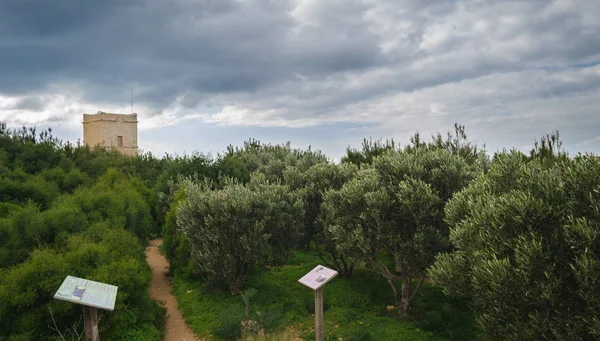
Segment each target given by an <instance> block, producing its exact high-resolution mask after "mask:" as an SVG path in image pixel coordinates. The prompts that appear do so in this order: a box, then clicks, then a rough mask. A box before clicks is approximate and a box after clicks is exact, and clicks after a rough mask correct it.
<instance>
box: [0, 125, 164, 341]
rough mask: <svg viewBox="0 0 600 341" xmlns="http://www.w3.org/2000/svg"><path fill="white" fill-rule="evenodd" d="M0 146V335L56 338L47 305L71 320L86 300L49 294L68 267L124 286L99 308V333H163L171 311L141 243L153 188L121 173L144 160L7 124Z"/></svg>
mask: <svg viewBox="0 0 600 341" xmlns="http://www.w3.org/2000/svg"><path fill="white" fill-rule="evenodd" d="M0 146H2V148H1V152H0V161H1V162H2V165H0V340H47V339H53V338H54V337H56V335H55V332H54V331H53V330H52V329H50V327H49V326H53V325H54V322H53V321H52V318H51V315H50V310H52V314H53V316H54V318H55V320H56V325H57V327H58V328H59V329H62V330H65V329H66V328H67V327H72V326H73V324H74V323H76V322H77V321H78V320H79V319H80V317H81V307H80V306H78V305H73V304H69V303H66V302H61V301H57V300H53V299H52V297H53V294H54V292H55V291H56V289H57V288H58V287H59V286H60V284H61V283H62V281H63V280H64V278H65V277H66V276H67V275H74V276H79V277H84V278H88V279H91V280H97V281H102V282H107V283H111V284H114V285H117V286H119V294H118V295H117V303H116V304H117V307H116V310H115V312H113V313H110V314H107V313H102V312H100V319H101V320H102V323H101V324H100V328H101V329H100V333H101V334H102V338H103V339H106V340H122V339H123V337H125V338H126V339H128V340H135V339H138V340H160V338H161V332H162V330H163V328H164V317H165V311H164V308H162V307H160V306H159V305H158V304H157V303H156V302H154V301H152V300H150V298H149V296H148V293H147V286H148V284H149V281H150V270H149V268H148V266H147V264H146V262H145V257H144V248H143V247H142V243H143V242H144V241H145V240H146V238H147V236H148V234H149V231H150V230H151V228H152V216H151V209H150V206H149V204H150V203H151V198H152V194H151V192H150V191H149V190H148V188H147V187H146V185H144V183H142V182H140V181H139V180H136V179H135V178H132V177H131V176H127V175H124V171H128V169H127V168H126V167H125V165H128V164H141V163H142V162H148V160H142V159H141V158H140V161H131V160H138V159H135V158H125V157H123V156H120V155H116V154H115V153H109V152H105V151H101V150H98V151H91V150H89V149H87V148H79V147H78V148H74V147H73V146H71V145H69V144H63V143H62V142H60V141H58V140H56V139H55V138H53V137H52V136H51V133H50V131H46V132H42V133H41V134H39V135H38V134H37V133H36V132H35V129H33V128H32V129H25V128H23V129H20V130H15V131H10V130H7V129H5V126H4V125H2V124H0ZM105 161H107V163H104V162H105ZM108 161H110V162H108ZM110 165H117V166H119V167H121V168H120V169H119V170H116V169H112V170H110V171H108V172H106V171H107V170H108V169H109V168H110V167H109V166H110ZM105 173H106V174H105ZM126 174H127V173H126ZM129 175H131V173H129Z"/></svg>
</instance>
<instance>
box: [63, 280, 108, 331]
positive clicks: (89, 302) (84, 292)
mask: <svg viewBox="0 0 600 341" xmlns="http://www.w3.org/2000/svg"><path fill="white" fill-rule="evenodd" d="M118 290H119V288H118V287H117V286H114V285H111V284H106V283H100V282H96V281H91V280H89V279H84V278H79V277H75V276H67V277H66V278H65V280H64V281H63V282H62V284H61V285H60V287H59V288H58V290H57V291H56V293H55V294H54V299H57V300H61V301H66V302H70V303H75V304H79V305H82V306H83V324H84V327H85V340H86V341H99V340H100V335H99V333H98V310H97V309H103V310H108V311H113V310H114V309H115V302H116V300H117V291H118Z"/></svg>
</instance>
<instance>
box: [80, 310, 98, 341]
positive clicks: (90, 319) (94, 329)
mask: <svg viewBox="0 0 600 341" xmlns="http://www.w3.org/2000/svg"><path fill="white" fill-rule="evenodd" d="M83 325H84V327H85V341H100V335H99V333H98V311H97V310H96V308H94V307H89V306H86V305H84V306H83Z"/></svg>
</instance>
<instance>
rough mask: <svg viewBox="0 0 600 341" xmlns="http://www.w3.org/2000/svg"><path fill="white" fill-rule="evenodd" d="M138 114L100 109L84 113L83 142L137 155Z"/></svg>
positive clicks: (92, 146) (91, 145)
mask: <svg viewBox="0 0 600 341" xmlns="http://www.w3.org/2000/svg"><path fill="white" fill-rule="evenodd" d="M137 123H138V120H137V114H131V115H121V114H111V113H105V112H102V111H98V113H97V114H89V115H88V114H83V143H85V145H87V146H90V147H91V148H94V147H96V146H98V145H99V146H100V147H102V148H104V149H113V150H116V151H118V152H120V153H122V154H125V155H131V156H135V155H137V153H138V145H137V142H138V141H137Z"/></svg>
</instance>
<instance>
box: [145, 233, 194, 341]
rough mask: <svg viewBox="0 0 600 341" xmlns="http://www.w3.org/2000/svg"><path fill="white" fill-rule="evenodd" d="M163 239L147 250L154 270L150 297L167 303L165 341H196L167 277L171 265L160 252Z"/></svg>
mask: <svg viewBox="0 0 600 341" xmlns="http://www.w3.org/2000/svg"><path fill="white" fill-rule="evenodd" d="M161 244H162V239H154V240H152V241H151V242H150V245H148V247H147V248H146V262H148V265H150V268H151V269H152V284H151V285H150V297H152V298H153V299H155V300H158V301H163V302H165V307H166V308H167V324H166V334H165V338H164V339H163V341H196V340H198V339H197V338H196V337H194V333H192V331H191V330H190V328H189V327H188V326H187V325H186V324H185V320H184V319H183V317H182V316H181V313H180V312H179V309H178V308H177V300H176V299H175V296H173V294H172V293H171V281H170V280H169V278H168V277H167V271H168V267H169V263H168V262H167V260H166V259H165V257H164V256H163V255H162V254H161V253H160V252H159V251H158V247H159V246H160V245H161Z"/></svg>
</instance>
